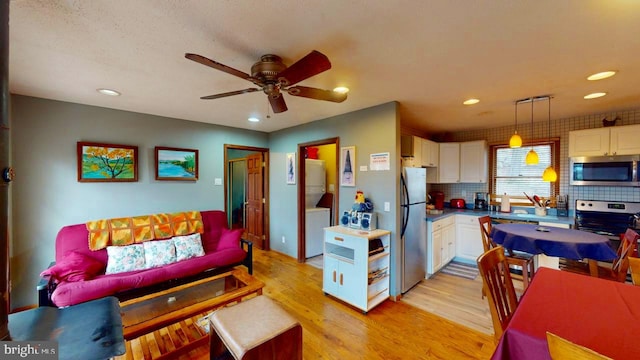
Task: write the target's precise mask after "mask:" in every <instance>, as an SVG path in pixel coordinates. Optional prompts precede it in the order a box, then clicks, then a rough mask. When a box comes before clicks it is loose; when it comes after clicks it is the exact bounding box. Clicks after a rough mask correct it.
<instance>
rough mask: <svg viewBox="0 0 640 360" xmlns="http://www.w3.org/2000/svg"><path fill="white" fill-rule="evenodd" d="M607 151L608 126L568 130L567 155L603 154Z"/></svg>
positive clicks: (606, 153)
mask: <svg viewBox="0 0 640 360" xmlns="http://www.w3.org/2000/svg"><path fill="white" fill-rule="evenodd" d="M608 153H609V128H598V129H586V130H576V131H570V132H569V157H573V156H603V155H608Z"/></svg>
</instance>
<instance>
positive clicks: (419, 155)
mask: <svg viewBox="0 0 640 360" xmlns="http://www.w3.org/2000/svg"><path fill="white" fill-rule="evenodd" d="M400 141H401V142H400V154H401V156H402V157H403V158H404V164H405V166H409V167H436V166H438V160H439V159H438V154H439V147H438V143H437V142H435V141H431V140H427V139H423V138H421V137H418V136H409V135H403V136H402V137H401V138H400Z"/></svg>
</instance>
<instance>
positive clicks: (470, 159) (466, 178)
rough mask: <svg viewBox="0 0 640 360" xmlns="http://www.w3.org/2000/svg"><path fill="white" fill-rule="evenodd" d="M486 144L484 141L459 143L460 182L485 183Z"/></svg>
mask: <svg viewBox="0 0 640 360" xmlns="http://www.w3.org/2000/svg"><path fill="white" fill-rule="evenodd" d="M487 158H488V150H487V142H486V141H485V140H478V141H468V142H463V143H460V182H462V183H486V182H487V162H488V159H487Z"/></svg>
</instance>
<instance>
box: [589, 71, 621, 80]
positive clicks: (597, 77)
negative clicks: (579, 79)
mask: <svg viewBox="0 0 640 360" xmlns="http://www.w3.org/2000/svg"><path fill="white" fill-rule="evenodd" d="M615 74H616V72H615V71H603V72H599V73H596V74H593V75H590V76H589V77H588V78H587V80H602V79H606V78H608V77H612V76H613V75H615Z"/></svg>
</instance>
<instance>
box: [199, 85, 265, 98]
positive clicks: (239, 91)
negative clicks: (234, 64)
mask: <svg viewBox="0 0 640 360" xmlns="http://www.w3.org/2000/svg"><path fill="white" fill-rule="evenodd" d="M254 91H260V89H256V88H248V89H244V90H236V91H229V92H226V93H222V94H215V95H208V96H203V97H201V98H200V99H203V100H211V99H218V98H222V97H227V96H233V95H240V94H246V93H250V92H254Z"/></svg>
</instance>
